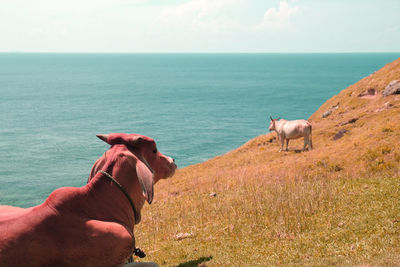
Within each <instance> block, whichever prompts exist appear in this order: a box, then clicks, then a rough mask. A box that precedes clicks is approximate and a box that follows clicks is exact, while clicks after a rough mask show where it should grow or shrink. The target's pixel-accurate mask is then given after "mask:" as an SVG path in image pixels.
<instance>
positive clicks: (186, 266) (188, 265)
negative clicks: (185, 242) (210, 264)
mask: <svg viewBox="0 0 400 267" xmlns="http://www.w3.org/2000/svg"><path fill="white" fill-rule="evenodd" d="M212 258H213V257H212V256H209V257H201V258H198V259H197V260H192V261H187V262H185V263H181V264H179V265H178V266H177V267H197V265H199V264H200V263H203V262H206V261H210V260H211V259H212Z"/></svg>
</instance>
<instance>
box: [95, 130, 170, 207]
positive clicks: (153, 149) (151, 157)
mask: <svg viewBox="0 0 400 267" xmlns="http://www.w3.org/2000/svg"><path fill="white" fill-rule="evenodd" d="M97 137H98V138H100V139H101V140H103V141H104V142H106V143H108V144H109V145H111V146H114V145H124V146H126V148H127V149H128V150H129V151H128V153H125V155H126V156H127V157H130V158H132V160H131V162H132V164H131V165H135V166H132V167H134V168H135V170H136V174H137V176H138V180H139V183H140V185H141V187H142V190H143V195H144V197H145V199H146V200H147V202H148V203H151V202H152V200H153V185H154V184H155V183H156V182H158V181H159V180H160V179H164V178H168V177H171V176H172V175H173V174H174V173H175V170H176V168H177V166H176V164H175V160H174V159H173V158H171V157H167V156H165V155H163V154H162V153H161V152H159V151H158V150H157V146H156V143H155V142H154V139H152V138H150V137H147V136H144V135H139V134H125V133H111V134H98V135H97ZM94 173H95V172H93V171H92V175H93V174H94Z"/></svg>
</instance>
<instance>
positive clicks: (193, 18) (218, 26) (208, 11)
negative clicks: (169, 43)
mask: <svg viewBox="0 0 400 267" xmlns="http://www.w3.org/2000/svg"><path fill="white" fill-rule="evenodd" d="M238 2H239V1H238V0H218V1H216V0H192V1H190V2H186V3H184V4H181V5H178V6H174V7H168V8H165V9H164V10H162V12H161V13H160V15H159V16H158V17H157V19H156V20H155V21H154V23H153V25H152V27H153V29H155V28H162V29H163V30H168V29H170V30H173V31H177V30H178V29H181V31H190V32H196V31H209V32H213V33H219V32H221V31H226V30H232V29H234V28H235V27H238V26H239V24H238V23H236V22H235V20H234V19H233V18H232V16H231V15H230V10H231V9H232V8H235V4H236V3H238Z"/></svg>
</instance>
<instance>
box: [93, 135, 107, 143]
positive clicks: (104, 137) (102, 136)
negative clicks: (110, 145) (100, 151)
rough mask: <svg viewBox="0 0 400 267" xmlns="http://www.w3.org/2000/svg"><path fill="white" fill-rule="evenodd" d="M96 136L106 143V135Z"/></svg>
mask: <svg viewBox="0 0 400 267" xmlns="http://www.w3.org/2000/svg"><path fill="white" fill-rule="evenodd" d="M96 136H97V137H98V138H100V139H101V140H103V141H104V142H106V143H107V140H108V134H96Z"/></svg>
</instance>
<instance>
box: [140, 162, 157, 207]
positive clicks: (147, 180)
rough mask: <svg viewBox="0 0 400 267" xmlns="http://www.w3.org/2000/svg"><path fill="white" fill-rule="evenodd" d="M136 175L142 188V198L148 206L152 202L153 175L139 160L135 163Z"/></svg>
mask: <svg viewBox="0 0 400 267" xmlns="http://www.w3.org/2000/svg"><path fill="white" fill-rule="evenodd" d="M136 174H137V177H138V180H139V183H140V186H141V187H142V193H143V196H144V198H145V199H146V200H147V202H148V203H149V204H151V202H152V201H153V195H154V193H153V192H154V191H153V189H154V175H153V172H152V170H151V169H150V168H149V167H148V166H147V164H145V163H144V162H143V161H141V160H139V159H138V160H137V161H136Z"/></svg>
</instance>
